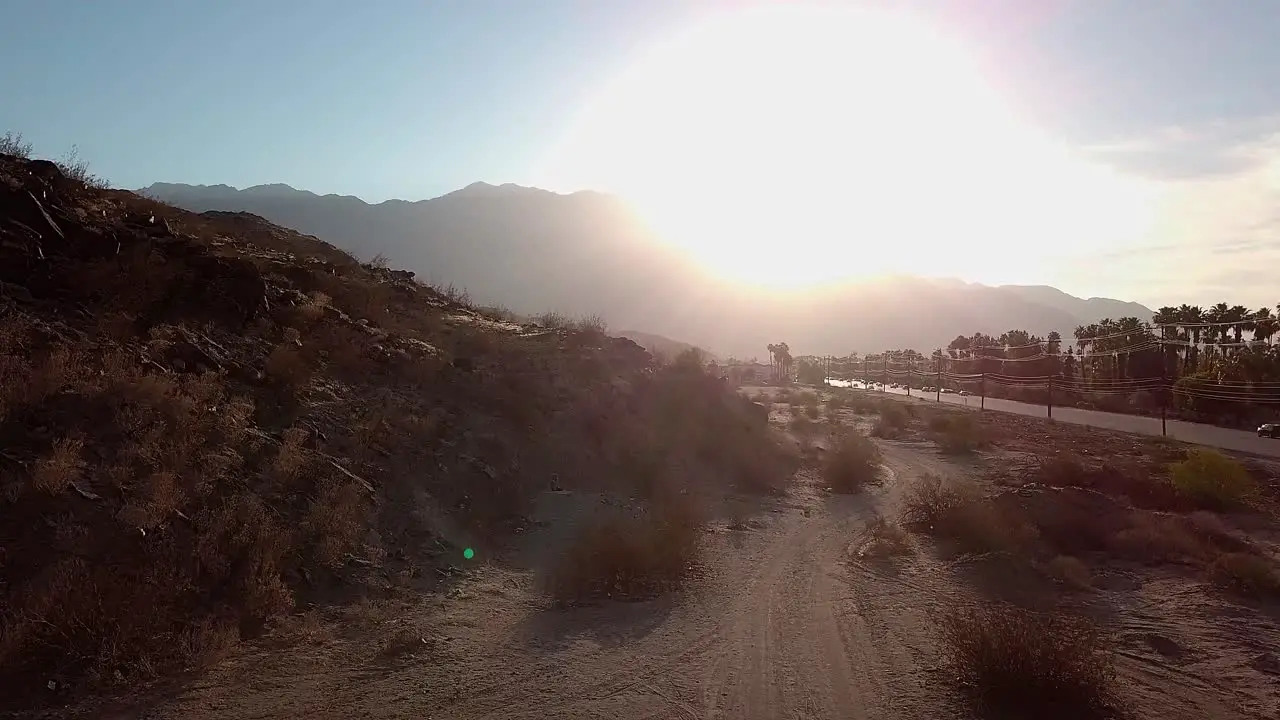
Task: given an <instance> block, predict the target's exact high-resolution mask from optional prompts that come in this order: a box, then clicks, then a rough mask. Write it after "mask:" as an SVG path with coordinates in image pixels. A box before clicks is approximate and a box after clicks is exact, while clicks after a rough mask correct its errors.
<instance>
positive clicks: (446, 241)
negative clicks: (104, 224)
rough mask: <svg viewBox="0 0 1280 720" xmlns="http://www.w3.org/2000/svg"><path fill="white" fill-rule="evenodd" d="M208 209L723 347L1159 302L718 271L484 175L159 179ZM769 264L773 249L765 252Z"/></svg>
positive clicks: (898, 334)
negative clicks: (797, 284) (369, 179)
mask: <svg viewBox="0 0 1280 720" xmlns="http://www.w3.org/2000/svg"><path fill="white" fill-rule="evenodd" d="M141 192H144V193H145V194H147V195H150V196H152V197H156V198H158V199H161V200H164V201H165V202H169V203H173V204H175V205H177V206H179V207H184V208H187V209H189V210H193V211H198V212H202V211H206V210H243V211H247V212H252V213H255V214H258V215H261V216H263V217H265V218H267V219H268V220H271V221H272V222H275V223H279V224H281V225H285V226H287V227H292V228H295V229H297V230H299V231H301V232H304V233H309V234H314V235H317V236H319V237H322V238H324V239H325V240H328V241H330V242H332V243H334V244H336V245H338V246H339V247H342V248H344V249H347V250H349V251H351V252H353V253H355V254H356V255H358V256H360V257H364V258H370V257H373V256H374V255H376V254H383V255H385V256H387V257H388V258H390V259H391V261H392V262H393V263H394V264H397V265H401V266H405V267H409V268H411V269H414V270H416V271H418V272H420V273H422V274H424V275H425V276H427V277H429V278H431V279H433V280H444V279H447V280H448V281H449V282H452V283H454V284H457V285H460V286H463V287H465V288H467V290H468V291H469V292H470V294H471V295H472V297H474V298H476V299H477V300H478V301H481V302H483V303H486V304H495V305H505V306H507V307H510V308H511V309H513V310H515V311H517V312H522V313H533V312H540V311H544V310H555V311H559V312H563V313H568V314H573V315H585V314H593V313H594V314H599V315H600V316H602V317H603V319H604V320H605V321H606V322H608V324H609V325H610V326H611V327H627V328H640V329H642V330H643V331H644V332H652V333H658V334H661V335H665V336H668V337H678V338H685V339H686V340H688V341H690V342H693V343H696V344H697V345H700V346H702V347H706V348H709V349H711V350H713V351H715V352H717V353H721V354H727V355H737V356H739V357H751V356H759V355H761V354H763V353H764V352H765V351H764V347H765V345H767V344H768V343H771V342H778V341H780V340H785V341H787V342H788V343H789V344H790V345H791V346H792V347H793V348H797V349H803V352H808V353H814V354H827V353H831V354H844V353H847V352H848V351H850V350H858V351H863V352H865V351H878V350H880V349H883V348H886V347H892V348H905V347H912V348H916V349H920V350H927V349H928V348H932V347H940V346H945V345H946V344H947V343H948V342H950V340H951V339H952V338H954V337H955V336H956V335H957V334H961V333H964V334H972V333H974V332H979V331H980V332H985V333H988V334H993V335H998V334H1000V333H1001V332H1003V331H1005V330H1009V329H1012V328H1021V329H1026V330H1029V331H1031V332H1034V333H1037V334H1044V333H1047V332H1049V331H1051V330H1057V331H1058V332H1060V333H1062V334H1063V335H1064V336H1069V335H1070V333H1071V331H1072V330H1073V329H1074V328H1075V327H1076V326H1077V325H1081V324H1088V323H1091V322H1096V321H1097V320H1099V319H1101V318H1102V317H1104V316H1111V317H1119V316H1121V315H1133V314H1137V315H1140V316H1142V317H1149V316H1150V314H1151V312H1150V310H1148V309H1146V308H1143V307H1142V306H1140V305H1136V304H1133V303H1123V302H1119V301H1113V300H1106V299H1101V298H1091V299H1088V300H1083V299H1080V298H1075V297H1072V296H1070V295H1067V294H1065V293H1062V292H1060V291H1057V290H1055V289H1053V288H1043V287H1021V286H1009V287H1000V288H992V287H987V286H983V285H972V284H967V283H960V282H937V281H926V280H922V279H919V278H910V277H901V278H894V279H890V280H885V281H882V282H876V283H863V284H858V285H848V284H846V285H835V286H831V287H826V288H822V289H819V290H815V291H810V292H804V293H783V292H772V291H768V292H766V291H761V290H758V289H753V288H746V287H742V286H740V285H735V284H731V283H726V282H723V281H719V280H716V279H715V278H714V277H712V276H711V275H710V274H708V273H707V272H706V271H705V270H704V269H703V268H701V267H700V266H698V265H697V264H696V263H694V262H693V261H692V260H691V259H690V258H689V257H688V256H686V255H685V254H683V253H681V252H679V251H677V250H674V249H671V248H670V247H668V246H666V245H664V244H662V243H661V242H659V241H658V240H657V239H656V238H655V237H654V235H653V234H652V233H651V232H650V231H649V230H648V229H647V228H646V227H645V225H644V223H643V222H642V221H641V220H640V219H639V218H638V217H636V216H635V215H634V213H632V212H631V210H630V209H629V208H628V207H627V206H626V205H625V204H624V203H623V202H621V201H620V200H618V199H617V198H612V197H610V196H607V195H600V194H596V193H575V194H573V195H557V194H555V193H550V192H547V191H543V190H536V189H532V188H522V187H518V186H513V185H504V186H501V187H495V186H492V185H486V184H484V183H476V184H473V185H470V186H468V187H466V188H464V189H462V190H459V191H456V192H454V193H450V194H448V195H445V196H443V197H439V198H435V199H432V200H424V201H420V202H405V201H400V200H392V201H388V202H384V203H381V204H377V205H370V204H367V203H364V202H362V201H361V200H359V199H357V198H354V197H340V196H336V195H329V196H319V195H315V194H314V193H309V192H304V191H298V190H293V189H291V188H288V187H287V186H279V185H272V186H258V187H254V188H248V189H246V190H236V189H234V188H230V187H227V186H223V185H219V186H190V185H174V184H163V183H157V184H155V185H152V186H150V187H148V188H146V189H145V190H143V191H141ZM761 262H763V263H767V262H768V258H767V257H763V258H761Z"/></svg>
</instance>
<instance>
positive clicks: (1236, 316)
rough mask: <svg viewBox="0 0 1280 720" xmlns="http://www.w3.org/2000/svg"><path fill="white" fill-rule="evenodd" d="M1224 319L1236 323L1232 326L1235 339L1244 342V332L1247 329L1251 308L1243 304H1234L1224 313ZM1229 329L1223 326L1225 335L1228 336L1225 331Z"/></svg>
mask: <svg viewBox="0 0 1280 720" xmlns="http://www.w3.org/2000/svg"><path fill="white" fill-rule="evenodd" d="M1223 320H1226V321H1229V322H1233V323H1235V324H1234V325H1232V326H1231V328H1230V330H1231V332H1232V333H1234V334H1235V341H1236V342H1237V343H1241V342H1244V340H1243V339H1242V333H1243V332H1244V330H1245V325H1248V324H1249V308H1247V307H1245V306H1243V305H1232V306H1231V307H1230V308H1227V312H1226V313H1225V314H1224V317H1223ZM1227 329H1228V328H1223V331H1224V332H1223V337H1226V332H1225V331H1226V330H1227Z"/></svg>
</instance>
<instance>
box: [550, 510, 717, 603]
mask: <svg viewBox="0 0 1280 720" xmlns="http://www.w3.org/2000/svg"><path fill="white" fill-rule="evenodd" d="M702 527H703V519H702V517H701V516H700V515H699V513H698V512H697V510H696V509H695V508H694V507H693V506H692V505H691V503H690V502H689V500H688V499H687V498H676V499H667V500H663V501H660V502H657V503H655V504H654V506H653V507H651V508H649V509H647V510H646V511H644V512H641V513H640V514H638V515H634V516H628V515H623V514H621V513H618V514H615V515H612V516H610V517H606V518H602V519H600V520H598V521H596V522H593V523H591V524H589V525H587V526H586V527H585V528H584V529H583V530H582V531H581V532H580V533H578V535H577V537H575V538H574V539H573V541H572V542H571V543H570V545H569V546H568V550H567V551H566V553H565V554H564V556H563V557H562V558H560V562H559V563H557V565H556V567H555V568H554V569H553V573H552V577H551V578H550V588H549V589H550V591H551V594H552V595H553V597H555V599H557V600H559V601H561V602H565V603H578V602H584V601H589V600H599V599H605V598H608V599H644V598H648V597H653V596H655V595H658V594H661V593H664V592H669V591H671V590H675V589H678V588H679V587H680V586H681V585H682V584H683V583H684V582H685V581H686V580H687V579H688V578H689V576H690V575H691V573H692V572H693V571H694V570H695V565H696V563H697V560H698V557H699V549H700V546H699V540H700V535H701V532H702Z"/></svg>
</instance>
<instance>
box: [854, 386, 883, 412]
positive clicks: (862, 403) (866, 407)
mask: <svg viewBox="0 0 1280 720" xmlns="http://www.w3.org/2000/svg"><path fill="white" fill-rule="evenodd" d="M849 408H850V409H852V410H853V411H854V412H855V413H857V414H858V415H870V414H871V413H873V412H876V410H877V409H878V408H879V405H878V404H877V403H876V402H875V401H874V400H872V399H871V398H869V397H867V395H866V392H865V391H862V390H858V391H855V392H854V393H853V394H851V395H850V396H849Z"/></svg>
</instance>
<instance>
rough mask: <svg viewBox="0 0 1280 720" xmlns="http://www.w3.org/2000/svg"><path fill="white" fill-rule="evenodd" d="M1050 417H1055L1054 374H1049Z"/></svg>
mask: <svg viewBox="0 0 1280 720" xmlns="http://www.w3.org/2000/svg"><path fill="white" fill-rule="evenodd" d="M1049 418H1050V419H1053V376H1052V375H1050V376H1049Z"/></svg>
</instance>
